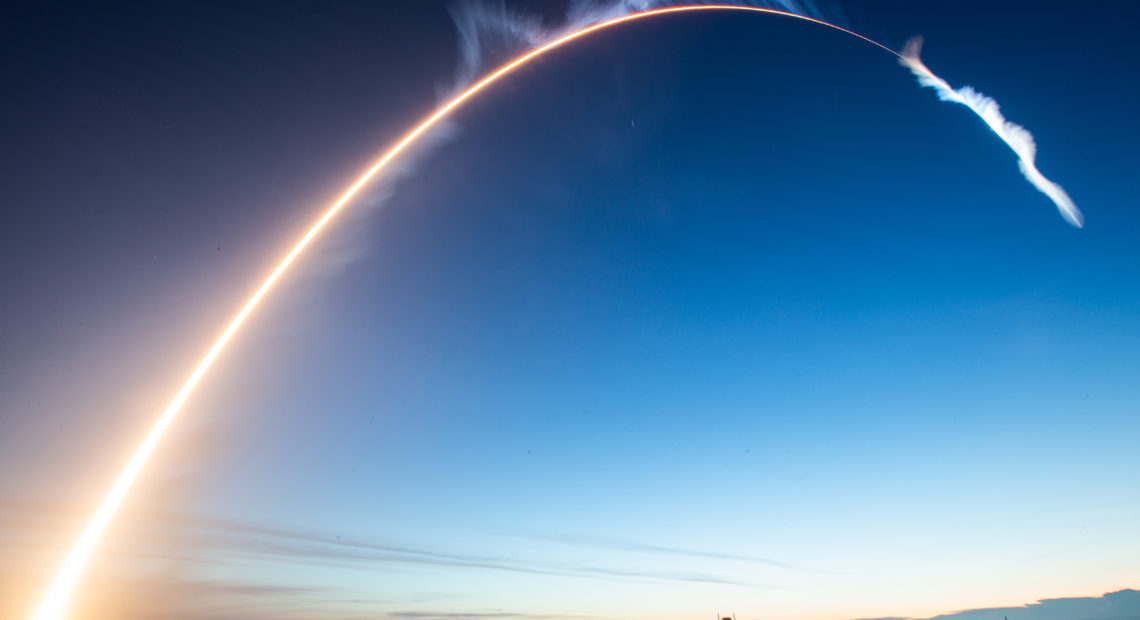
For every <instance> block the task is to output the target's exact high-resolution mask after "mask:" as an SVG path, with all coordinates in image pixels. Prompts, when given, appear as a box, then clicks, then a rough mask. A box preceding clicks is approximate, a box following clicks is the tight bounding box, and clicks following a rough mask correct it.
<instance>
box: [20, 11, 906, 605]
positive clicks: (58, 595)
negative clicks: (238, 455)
mask: <svg viewBox="0 0 1140 620" xmlns="http://www.w3.org/2000/svg"><path fill="white" fill-rule="evenodd" d="M689 11H749V12H755V13H768V14H774V15H782V16H785V17H793V18H796V19H801V20H805V21H809V22H812V23H815V24H819V25H822V26H827V27H829V28H834V29H836V30H840V31H842V32H845V33H847V34H850V35H852V36H855V37H858V38H860V39H862V40H864V41H866V42H868V43H871V44H872V45H875V46H877V47H879V48H881V49H883V50H885V51H887V52H890V53H891V54H893V55H895V56H898V55H899V54H898V52H895V51H894V50H892V49H890V48H889V47H886V46H884V45H882V44H881V43H878V42H877V41H874V40H872V39H869V38H867V37H865V36H863V35H861V34H858V33H855V32H852V31H850V30H847V29H845V28H841V27H839V26H836V25H834V24H830V23H828V22H825V21H822V20H819V19H815V18H812V17H807V16H803V15H797V14H795V13H789V12H786V11H780V10H776V9H765V8H758V7H749V6H736V5H720V4H706V5H690V6H675V7H667V8H660V9H653V10H649V11H644V12H641V13H632V14H629V15H625V16H622V17H617V18H614V19H611V20H608V21H605V22H600V23H597V24H594V25H592V26H587V27H585V28H582V29H580V30H577V31H575V32H572V33H570V34H567V35H565V36H562V37H560V38H558V39H556V40H554V41H551V42H550V43H547V44H545V45H542V46H541V47H538V48H535V49H534V50H531V51H530V52H527V53H526V54H523V55H522V56H519V57H518V58H516V59H515V60H513V61H511V62H509V63H507V64H506V65H503V66H502V67H500V68H499V69H497V70H495V71H494V72H492V73H491V74H489V75H487V76H486V77H484V78H483V79H481V80H479V81H478V82H476V83H475V84H474V85H473V86H471V87H469V88H467V89H466V90H464V91H463V92H461V93H459V94H458V95H456V96H455V97H454V98H453V99H451V100H450V101H448V102H447V103H446V104H444V105H443V106H442V107H440V108H439V109H437V110H436V111H435V112H434V113H433V114H432V115H431V116H429V117H428V118H427V119H426V120H424V121H423V122H421V123H420V124H419V125H418V126H416V127H415V128H414V129H412V130H411V131H410V132H408V133H407V134H406V135H404V137H403V138H401V139H400V141H399V142H397V143H396V145H395V146H393V147H392V148H391V149H389V150H388V152H387V153H385V154H384V155H383V157H381V158H380V159H379V160H377V161H376V162H375V163H374V164H373V165H372V166H371V167H370V168H369V169H368V170H367V171H366V172H365V173H364V174H363V175H362V176H360V178H358V179H357V180H356V182H354V183H353V184H352V185H351V186H350V187H349V188H348V190H347V191H345V192H344V194H343V195H341V197H340V198H339V199H337V201H336V202H334V203H333V204H332V205H331V206H330V207H328V209H327V210H325V212H324V214H323V215H321V217H320V218H319V219H318V220H317V221H316V223H314V224H313V225H312V227H311V228H309V231H308V232H306V233H305V234H304V236H302V237H301V239H300V240H299V241H297V242H296V244H295V245H294V246H293V248H292V249H291V250H290V251H289V253H288V254H286V255H285V258H284V259H282V261H281V263H280V264H278V265H277V268H276V269H274V270H273V272H272V273H270V274H269V277H268V278H267V279H266V280H265V282H264V283H262V284H261V286H260V287H259V288H258V289H257V290H256V291H255V292H254V293H253V296H252V297H250V299H249V301H247V302H246V303H245V305H244V306H243V307H242V309H241V310H240V311H239V312H238V313H237V315H236V316H235V317H234V318H233V319H232V320H231V321H230V323H229V325H228V326H227V327H226V328H225V330H224V331H223V332H222V334H221V336H219V337H218V339H217V341H216V342H214V344H213V346H212V347H210V349H209V351H208V352H207V353H206V355H205V357H203V358H202V360H201V361H200V362H199V363H198V365H197V367H195V369H194V372H193V373H191V374H190V377H189V378H188V379H187V380H186V382H185V383H184V384H183V385H182V388H181V389H180V390H179V391H178V393H177V394H176V395H175V396H174V399H173V400H172V401H171V402H170V405H168V406H167V408H166V410H165V411H163V413H162V415H161V416H159V418H158V420H157V421H156V422H155V424H154V426H153V427H152V428H151V430H150V432H149V433H147V435H146V437H145V438H144V439H143V441H142V443H141V444H140V445H139V447H138V449H137V450H136V451H135V453H134V455H133V456H132V457H131V459H130V461H128V463H127V465H126V467H125V468H124V469H123V472H122V473H121V474H120V475H119V477H118V479H117V480H116V481H115V483H114V485H112V486H111V489H110V491H108V493H107V495H106V496H105V497H104V499H103V501H102V503H101V504H100V505H99V508H98V509H97V510H96V512H95V514H94V516H93V517H92V518H91V521H90V522H89V523H88V525H87V527H86V529H85V530H84V531H83V533H82V535H81V536H80V537H79V539H78V540H77V541H76V543H75V546H74V547H73V548H72V550H71V551H70V552H69V554H68V555H67V558H66V560H65V561H64V563H63V564H62V566H61V567H60V568H59V571H58V573H57V574H56V576H55V578H54V580H53V581H52V582H51V585H50V586H49V588H48V589H47V591H46V592H45V593H44V596H43V599H42V600H41V602H40V604H39V607H38V608H37V609H36V611H35V613H34V614H33V616H32V619H33V620H63V619H64V618H66V617H67V613H68V606H69V603H70V600H71V597H72V593H73V591H74V590H75V587H76V585H77V584H78V582H79V578H80V576H81V575H82V573H83V570H84V568H85V567H86V565H87V564H88V562H89V560H90V558H91V555H92V554H93V552H94V551H95V548H96V546H97V545H98V543H99V541H100V539H101V538H102V536H103V532H104V531H105V530H106V529H107V526H108V525H109V524H110V522H111V519H112V518H113V517H114V516H115V513H116V512H117V511H118V509H119V507H120V505H121V504H122V502H123V499H124V498H125V497H126V495H127V492H128V491H130V488H131V486H132V485H133V484H134V482H135V480H136V479H137V478H138V476H139V474H140V473H141V472H142V469H143V467H144V466H145V465H146V462H147V460H149V458H150V456H151V454H152V453H153V452H154V450H155V449H156V448H157V447H158V443H159V441H161V439H162V437H163V435H164V434H165V433H166V430H167V429H168V428H169V427H170V424H171V423H172V422H173V421H174V418H175V417H176V416H177V415H178V412H179V411H180V410H181V409H182V405H183V404H184V403H185V402H186V400H187V399H188V398H189V397H190V395H191V393H193V391H194V388H195V387H197V385H198V382H199V381H201V380H202V377H203V376H204V375H205V374H206V371H207V370H209V369H210V366H212V365H213V363H214V361H215V360H216V359H217V357H218V355H220V354H221V352H222V350H223V349H224V348H225V347H226V345H227V344H229V342H230V340H231V339H232V338H233V336H234V334H235V333H236V332H237V330H238V329H239V328H240V327H241V326H242V324H243V323H245V320H246V319H247V318H249V315H250V314H251V313H252V312H253V310H254V308H256V307H257V305H258V304H259V303H261V300H262V298H264V297H265V295H266V294H268V293H269V290H270V289H271V288H273V285H274V284H276V283H277V281H278V280H279V279H280V278H281V276H282V275H284V273H285V271H286V270H288V269H289V267H290V265H292V264H293V262H294V261H295V260H296V259H297V257H298V256H300V254H301V252H303V251H304V250H305V249H306V248H307V247H308V246H309V244H310V243H311V242H312V241H313V239H314V238H316V236H317V235H318V234H319V233H320V232H321V231H322V230H323V229H324V228H325V226H326V225H327V224H328V223H329V222H330V221H331V220H332V219H333V218H334V217H335V216H336V215H337V214H338V213H339V212H340V211H341V209H342V208H343V207H344V206H345V205H346V204H347V203H348V202H349V201H350V200H352V198H353V197H355V196H356V194H357V193H359V191H360V190H361V189H362V188H363V187H364V186H365V185H366V184H367V183H368V182H369V181H371V180H372V179H373V177H375V176H376V174H377V173H379V172H380V171H381V170H383V169H384V167H385V166H387V165H388V163H389V162H391V161H392V160H393V159H395V158H396V157H397V156H398V155H399V154H400V153H401V152H403V151H404V150H405V149H406V148H407V147H408V146H410V145H411V144H412V143H413V142H415V141H416V139H417V138H419V137H420V136H421V135H423V134H424V133H425V132H427V131H428V130H429V129H431V128H432V127H433V126H435V124H436V123H438V122H439V121H440V120H441V119H443V118H444V117H446V116H447V115H448V114H450V113H451V112H452V111H453V110H455V109H456V108H458V107H459V106H460V105H462V104H463V103H464V102H466V101H467V100H468V99H470V98H472V97H473V96H475V95H476V94H478V93H479V92H480V91H482V90H483V89H484V88H486V87H488V86H490V85H491V84H493V83H494V82H496V81H498V80H499V79H500V78H502V77H504V76H505V75H507V74H509V73H511V72H512V71H514V70H515V69H517V68H518V67H520V66H522V65H524V64H526V63H528V62H529V61H531V60H533V59H535V58H537V57H538V56H541V55H543V54H545V53H546V52H549V51H551V50H553V49H555V48H557V47H560V46H562V45H564V44H566V43H569V42H571V41H573V40H575V39H577V38H579V37H582V36H585V35H587V34H590V33H592V32H596V31H598V30H603V29H606V28H610V27H612V26H616V25H618V24H622V23H625V22H629V21H634V20H637V19H643V18H646V17H652V16H655V15H664V14H669V13H682V12H689Z"/></svg>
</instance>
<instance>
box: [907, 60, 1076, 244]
mask: <svg viewBox="0 0 1140 620" xmlns="http://www.w3.org/2000/svg"><path fill="white" fill-rule="evenodd" d="M921 52H922V38H921V37H915V38H913V39H911V40H910V41H909V42H908V43H907V44H906V47H905V48H904V49H903V52H902V55H901V57H900V59H899V63H900V64H902V65H903V66H904V67H906V68H908V69H910V71H911V73H913V74H914V76H915V77H916V78H918V83H919V84H920V85H922V86H926V87H929V88H933V89H934V91H935V92H936V93H937V94H938V98H939V99H941V100H942V101H949V102H952V103H960V104H962V105H964V106H966V107H968V108H970V109H971V110H973V111H974V113H975V114H977V115H978V116H979V117H981V119H982V120H983V121H985V122H986V124H987V125H989V127H990V129H992V130H993V132H994V133H995V134H997V135H998V137H999V138H1001V139H1002V140H1004V141H1005V143H1006V144H1008V145H1009V148H1011V149H1013V152H1014V153H1016V154H1017V158H1018V165H1019V166H1020V167H1021V173H1022V174H1024V175H1025V178H1026V179H1028V180H1029V182H1030V183H1032V184H1033V186H1034V187H1036V188H1037V189H1039V190H1041V192H1042V193H1044V194H1045V195H1046V196H1048V197H1049V199H1050V200H1052V201H1053V204H1055V205H1057V210H1059V211H1060V212H1061V216H1062V217H1064V218H1065V221H1067V222H1069V223H1070V224H1072V225H1073V226H1076V227H1078V228H1080V227H1081V226H1084V216H1083V215H1081V211H1080V209H1078V208H1077V205H1076V204H1074V203H1073V199H1072V198H1070V197H1069V194H1068V193H1066V192H1065V190H1064V189H1062V188H1061V186H1060V185H1057V184H1056V183H1054V182H1052V181H1050V180H1049V179H1047V178H1045V175H1043V174H1041V171H1040V170H1038V169H1037V163H1036V159H1037V143H1036V142H1035V141H1034V140H1033V134H1031V133H1029V130H1027V129H1026V128H1024V127H1022V126H1021V125H1018V124H1016V123H1011V122H1009V121H1007V120H1006V119H1005V116H1004V115H1002V113H1001V107H1000V106H998V103H997V101H994V100H993V98H991V97H987V96H985V95H983V94H982V93H980V92H978V91H976V90H974V89H973V88H971V87H969V86H963V87H962V88H959V89H953V88H951V87H950V85H949V84H947V83H946V80H943V79H942V78H940V77H938V76H937V75H935V74H934V73H933V72H932V71H931V70H930V69H929V68H927V66H926V65H925V64H924V63H923V62H922V59H921V58H919V54H920V53H921Z"/></svg>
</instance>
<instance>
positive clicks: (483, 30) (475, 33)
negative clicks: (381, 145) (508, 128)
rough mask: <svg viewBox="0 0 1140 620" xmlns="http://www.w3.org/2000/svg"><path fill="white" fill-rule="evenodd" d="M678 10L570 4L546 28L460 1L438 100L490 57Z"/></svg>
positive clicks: (800, 5) (496, 6)
mask: <svg viewBox="0 0 1140 620" xmlns="http://www.w3.org/2000/svg"><path fill="white" fill-rule="evenodd" d="M682 4H688V5H692V4H694V3H692V2H681V1H679V0H570V2H569V4H567V6H566V11H565V14H564V15H563V16H562V18H561V19H559V20H557V21H555V22H554V23H546V22H545V21H544V20H543V19H541V18H540V17H538V16H535V15H527V14H525V13H522V12H520V11H517V10H515V9H513V8H511V7H508V6H507V4H506V2H505V1H504V0H459V1H458V2H456V3H455V4H453V5H451V7H450V8H449V9H448V12H450V13H451V19H452V21H453V22H454V24H455V29H456V31H457V32H458V35H459V67H458V69H457V70H456V75H455V81H454V83H452V84H450V85H449V86H448V87H447V88H444V89H441V98H442V99H450V98H451V97H452V96H454V95H455V94H456V93H458V92H461V91H462V90H463V89H465V88H467V86H469V85H470V84H471V83H472V82H473V81H474V79H475V77H476V76H478V75H479V74H480V73H481V72H482V71H483V70H484V69H486V67H487V65H488V64H491V63H489V62H488V60H489V58H491V57H496V56H500V55H501V56H504V57H506V56H509V55H512V54H515V53H518V52H519V51H520V50H527V49H533V48H536V47H539V46H542V45H545V44H547V43H549V42H551V41H554V40H557V39H560V38H562V37H564V36H566V35H567V34H570V33H571V32H576V31H578V30H582V29H583V28H588V27H590V26H593V25H595V24H600V23H603V22H607V21H610V20H613V19H617V18H620V17H625V16H626V15H631V14H633V13H640V12H643V11H649V10H653V9H658V8H665V7H670V6H679V5H682ZM696 4H700V3H696ZM732 4H734V5H738V6H746V7H755V8H761V9H774V10H778V11H784V12H786V13H793V14H795V15H802V16H805V17H811V18H814V19H817V20H823V21H828V22H830V23H832V24H837V23H841V22H843V21H844V20H842V19H837V16H836V15H834V14H832V13H835V11H831V10H829V11H826V12H825V11H822V10H820V8H819V7H818V6H817V5H816V4H814V3H813V2H811V1H810V0H744V1H741V2H733V3H732ZM825 13H828V14H832V15H830V17H829V16H828V15H826V14H825ZM492 60H493V58H492Z"/></svg>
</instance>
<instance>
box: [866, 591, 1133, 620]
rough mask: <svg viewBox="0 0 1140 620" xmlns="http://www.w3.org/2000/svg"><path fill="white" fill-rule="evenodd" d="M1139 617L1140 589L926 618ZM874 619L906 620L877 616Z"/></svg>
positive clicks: (1118, 619) (1064, 619)
mask: <svg viewBox="0 0 1140 620" xmlns="http://www.w3.org/2000/svg"><path fill="white" fill-rule="evenodd" d="M1003 618H1008V620H1136V619H1137V618H1140V590H1120V591H1119V592H1110V593H1108V594H1105V595H1104V596H1095V597H1093V596H1089V597H1081V598H1050V599H1044V600H1041V601H1038V602H1036V603H1031V604H1029V605H1024V606H1021V607H992V608H986V609H968V610H966V611H957V612H952V613H947V614H942V615H940V616H935V617H934V618H928V619H926V620H1002V619H1003ZM874 620H907V619H905V618H876V619H874Z"/></svg>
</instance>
